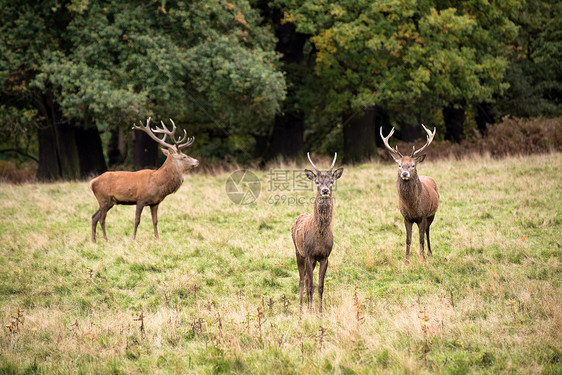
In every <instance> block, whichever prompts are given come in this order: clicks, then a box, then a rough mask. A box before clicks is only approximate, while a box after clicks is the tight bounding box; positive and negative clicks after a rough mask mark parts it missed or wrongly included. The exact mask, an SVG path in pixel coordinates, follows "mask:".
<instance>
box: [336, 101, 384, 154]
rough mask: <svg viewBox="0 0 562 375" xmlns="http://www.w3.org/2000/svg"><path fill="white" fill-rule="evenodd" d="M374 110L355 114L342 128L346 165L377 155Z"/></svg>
mask: <svg viewBox="0 0 562 375" xmlns="http://www.w3.org/2000/svg"><path fill="white" fill-rule="evenodd" d="M376 113H377V111H376V108H374V107H373V108H370V109H368V110H366V111H365V112H363V113H359V114H356V115H355V116H354V117H353V118H351V119H350V120H349V121H348V122H347V124H345V125H344V126H343V151H344V161H345V162H346V163H356V162H360V161H363V160H368V159H370V158H372V157H375V156H376V155H377V147H376V134H377V131H376Z"/></svg>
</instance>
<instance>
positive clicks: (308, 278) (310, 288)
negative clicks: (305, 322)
mask: <svg viewBox="0 0 562 375" xmlns="http://www.w3.org/2000/svg"><path fill="white" fill-rule="evenodd" d="M313 271H314V263H313V260H312V259H310V258H306V270H305V272H306V274H305V282H306V306H307V307H308V312H309V313H310V312H312V297H313V295H314V282H313V280H312V272H313Z"/></svg>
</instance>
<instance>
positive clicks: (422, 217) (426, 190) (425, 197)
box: [380, 124, 439, 264]
mask: <svg viewBox="0 0 562 375" xmlns="http://www.w3.org/2000/svg"><path fill="white" fill-rule="evenodd" d="M422 126H423V124H422ZM423 128H424V130H425V131H426V132H427V141H426V143H425V145H424V146H423V147H422V148H420V149H419V150H416V148H415V147H414V148H413V150H412V153H411V155H410V156H402V154H401V153H400V152H399V151H398V146H397V147H396V149H393V148H392V147H390V146H389V145H388V139H389V138H390V137H391V136H392V134H394V128H392V130H391V131H390V134H388V136H387V137H386V138H385V137H384V136H383V135H382V127H381V128H380V134H381V138H382V139H383V142H384V145H385V147H386V148H387V149H388V151H390V155H391V156H392V158H393V159H394V160H395V161H396V163H398V179H397V181H396V187H397V190H398V204H399V207H400V213H401V214H402V216H403V217H404V225H405V226H406V259H405V260H404V264H408V263H410V244H411V243H412V226H413V223H416V224H417V225H418V229H419V232H420V256H421V258H422V260H425V254H424V249H423V246H424V234H425V235H427V252H428V254H429V255H430V256H431V255H432V252H431V244H430V242H429V226H430V225H431V223H432V222H433V219H434V218H435V212H437V207H438V206H439V191H438V190H437V184H436V183H435V180H434V179H433V178H431V177H427V176H419V177H418V171H417V169H416V166H417V164H419V163H421V162H422V161H423V160H424V159H425V154H424V155H421V153H422V152H423V151H424V150H425V149H426V148H427V146H429V145H430V144H431V142H432V141H433V137H435V131H436V129H435V128H434V129H433V133H432V132H431V131H430V130H428V129H427V128H426V127H425V126H423Z"/></svg>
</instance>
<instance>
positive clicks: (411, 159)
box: [380, 124, 436, 181]
mask: <svg viewBox="0 0 562 375" xmlns="http://www.w3.org/2000/svg"><path fill="white" fill-rule="evenodd" d="M422 127H423V129H424V130H425V131H426V133H427V141H426V143H425V145H423V146H422V147H421V148H420V149H418V150H416V148H415V147H413V148H412V153H411V154H410V156H403V155H402V154H401V153H400V151H398V146H396V148H392V147H390V146H389V144H388V140H389V139H390V137H391V136H392V134H394V128H392V130H391V131H390V133H389V134H388V136H387V137H386V138H385V137H384V136H383V135H382V127H381V128H380V134H381V138H382V140H383V142H384V146H385V147H386V149H387V150H388V151H390V155H391V156H392V158H393V159H394V161H395V162H396V163H398V176H399V177H400V178H401V179H402V180H404V181H408V180H410V179H412V178H416V177H417V175H418V172H417V169H416V165H417V164H418V163H421V162H422V161H424V159H425V154H423V155H421V153H422V152H423V151H424V150H425V149H426V148H427V146H429V145H430V144H431V142H433V137H435V132H436V129H435V128H433V133H432V132H431V131H430V130H429V129H427V128H426V127H425V126H424V125H423V124H422Z"/></svg>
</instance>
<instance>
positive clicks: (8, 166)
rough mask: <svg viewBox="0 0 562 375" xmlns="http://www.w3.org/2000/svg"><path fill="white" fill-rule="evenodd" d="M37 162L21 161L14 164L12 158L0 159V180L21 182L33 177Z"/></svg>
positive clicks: (13, 182) (29, 180) (30, 179)
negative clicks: (18, 163)
mask: <svg viewBox="0 0 562 375" xmlns="http://www.w3.org/2000/svg"><path fill="white" fill-rule="evenodd" d="M36 173H37V163H35V162H30V163H23V164H21V165H19V166H18V165H16V163H15V162H13V161H12V160H0V182H9V183H12V184H23V183H26V182H31V181H33V179H35V174H36Z"/></svg>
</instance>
